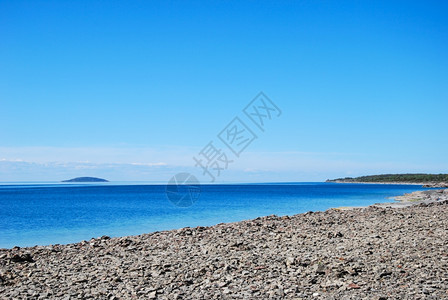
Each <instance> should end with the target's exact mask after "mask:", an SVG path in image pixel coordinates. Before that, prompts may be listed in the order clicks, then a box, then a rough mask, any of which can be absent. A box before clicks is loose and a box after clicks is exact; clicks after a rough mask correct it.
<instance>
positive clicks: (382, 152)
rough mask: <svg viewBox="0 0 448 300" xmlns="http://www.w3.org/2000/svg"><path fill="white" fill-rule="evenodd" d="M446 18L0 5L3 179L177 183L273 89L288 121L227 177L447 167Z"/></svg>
mask: <svg viewBox="0 0 448 300" xmlns="http://www.w3.org/2000/svg"><path fill="white" fill-rule="evenodd" d="M447 15H448V4H447V2H445V1H208V2H205V1H17V0H14V1H3V0H0V181H16V180H60V179H65V178H60V177H65V176H76V175H79V176H81V175H86V176H88V175H92V176H93V175H96V176H106V177H108V178H109V179H112V180H158V179H159V180H161V181H164V180H168V179H169V177H170V176H171V175H170V174H171V173H172V172H177V171H182V170H189V171H193V170H195V169H198V168H194V162H193V160H192V156H193V155H195V154H196V153H198V152H199V151H200V150H201V149H202V148H203V147H204V146H205V145H206V144H207V143H208V142H209V141H210V140H217V138H216V135H217V134H218V133H219V132H220V131H221V130H222V129H223V128H224V127H225V126H226V125H227V123H228V122H229V121H230V120H232V119H233V118H234V117H235V116H237V115H241V110H242V108H244V106H245V105H246V104H247V103H248V102H249V101H250V100H251V99H252V98H253V97H254V96H255V95H257V94H258V92H260V91H264V92H265V93H266V94H267V95H268V96H269V97H270V98H271V99H272V100H273V101H274V102H275V103H276V104H277V105H278V106H279V107H280V108H281V109H282V115H281V116H280V117H279V118H278V119H275V120H272V122H271V123H270V124H269V126H268V127H267V130H266V132H265V133H261V132H257V134H258V135H259V138H258V139H257V140H256V141H254V142H253V143H252V144H251V145H250V147H248V148H247V150H246V151H245V153H243V154H242V155H241V157H240V158H238V159H237V160H235V162H234V163H233V164H232V165H230V166H229V170H226V171H225V175H223V176H222V177H221V180H222V181H276V180H279V181H307V180H325V179H326V178H328V177H335V176H336V177H339V176H352V175H353V176H354V175H364V174H370V173H388V172H437V173H439V172H448V156H447V153H448V139H447V133H446V132H447V121H446V120H447V111H448V55H447V53H448V18H447ZM196 171H199V170H196ZM199 173H200V172H199Z"/></svg>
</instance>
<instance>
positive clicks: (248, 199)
mask: <svg viewBox="0 0 448 300" xmlns="http://www.w3.org/2000/svg"><path fill="white" fill-rule="evenodd" d="M416 190H422V187H421V186H415V185H380V184H378V185H377V184H335V183H295V184H291V183H289V184H237V185H203V186H201V194H200V198H199V200H198V201H197V202H196V203H194V205H193V206H190V207H187V208H182V207H177V206H175V205H173V203H171V202H170V201H169V200H168V199H167V197H166V194H165V186H164V185H111V184H104V185H102V184H98V185H92V184H89V185H48V184H34V185H32V184H25V185H0V248H10V247H13V246H16V245H17V246H21V247H24V246H34V245H49V244H64V243H71V242H79V241H82V240H88V239H90V238H92V237H99V236H102V235H109V236H124V235H135V234H141V233H148V232H153V231H160V230H167V229H175V228H181V227H185V226H190V227H193V226H209V225H214V224H217V223H221V222H234V221H240V220H245V219H250V218H256V217H259V216H266V215H271V214H276V215H293V214H298V213H303V212H307V211H310V210H311V211H318V210H320V211H322V210H326V209H328V208H331V207H339V206H366V205H370V204H374V203H378V202H390V201H393V200H390V199H388V198H389V197H393V196H398V195H401V194H403V193H409V192H412V191H416Z"/></svg>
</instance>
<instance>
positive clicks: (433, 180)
mask: <svg viewBox="0 0 448 300" xmlns="http://www.w3.org/2000/svg"><path fill="white" fill-rule="evenodd" d="M327 182H339V183H385V184H387V183H391V184H393V183H407V184H422V185H424V186H426V187H448V174H423V173H417V174H382V175H369V176H360V177H345V178H337V179H328V180H327Z"/></svg>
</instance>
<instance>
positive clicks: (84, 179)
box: [62, 177, 109, 182]
mask: <svg viewBox="0 0 448 300" xmlns="http://www.w3.org/2000/svg"><path fill="white" fill-rule="evenodd" d="M62 182H109V180H106V179H102V178H97V177H76V178H73V179H69V180H63V181H62Z"/></svg>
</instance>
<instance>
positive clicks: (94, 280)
mask: <svg viewBox="0 0 448 300" xmlns="http://www.w3.org/2000/svg"><path fill="white" fill-rule="evenodd" d="M428 192H430V193H423V194H419V195H423V196H422V199H421V201H411V200H412V199H414V198H412V197H415V193H419V192H415V193H411V194H409V195H407V196H406V195H404V196H402V197H407V198H406V199H408V200H409V201H403V203H407V204H409V206H406V207H397V208H392V207H394V206H385V207H378V206H377V205H373V206H369V207H367V208H352V209H351V210H338V209H329V210H327V211H324V212H314V213H313V212H308V213H304V214H298V215H294V216H283V217H278V216H268V217H260V218H256V219H252V220H246V221H241V222H236V223H227V224H218V225H215V226H210V227H195V228H188V227H187V228H182V229H178V230H171V231H162V232H154V233H150V234H143V235H138V236H127V237H120V238H109V237H106V236H104V237H101V238H96V239H91V240H89V241H83V242H80V243H75V244H68V245H52V246H35V247H29V248H19V247H15V248H12V249H0V295H1V297H4V298H18V297H25V298H26V297H34V298H49V299H58V298H61V297H64V296H69V297H71V298H79V297H81V298H86V297H93V298H109V299H111V298H113V297H115V298H114V299H128V298H138V299H187V298H190V299H191V298H194V299H196V298H246V299H259V298H290V299H301V298H302V299H305V298H311V297H312V298H317V299H320V298H341V297H355V298H374V299H380V298H382V299H386V298H387V297H402V298H414V297H415V296H417V295H419V296H421V297H423V296H427V295H428V294H429V295H433V296H435V297H438V298H443V297H446V296H447V292H446V290H447V289H448V281H447V280H446V278H448V245H447V244H446V243H445V242H444V241H446V240H447V239H448V233H447V232H448V231H447V230H446V229H447V226H448V225H447V223H446V221H445V219H446V218H445V216H446V214H447V213H448V201H446V197H448V190H444V191H443V192H442V193H440V192H437V191H434V190H430V191H428ZM436 196H437V197H436ZM440 196H441V197H443V199H442V198H441V197H440ZM409 197H411V198H409ZM428 197H429V198H428ZM437 199H439V200H437ZM402 200H403V199H401V201H402ZM425 201H430V202H428V203H427V202H425ZM389 204H390V203H389ZM381 205H383V204H381ZM416 241H418V243H416ZM444 278H445V279H444Z"/></svg>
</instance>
